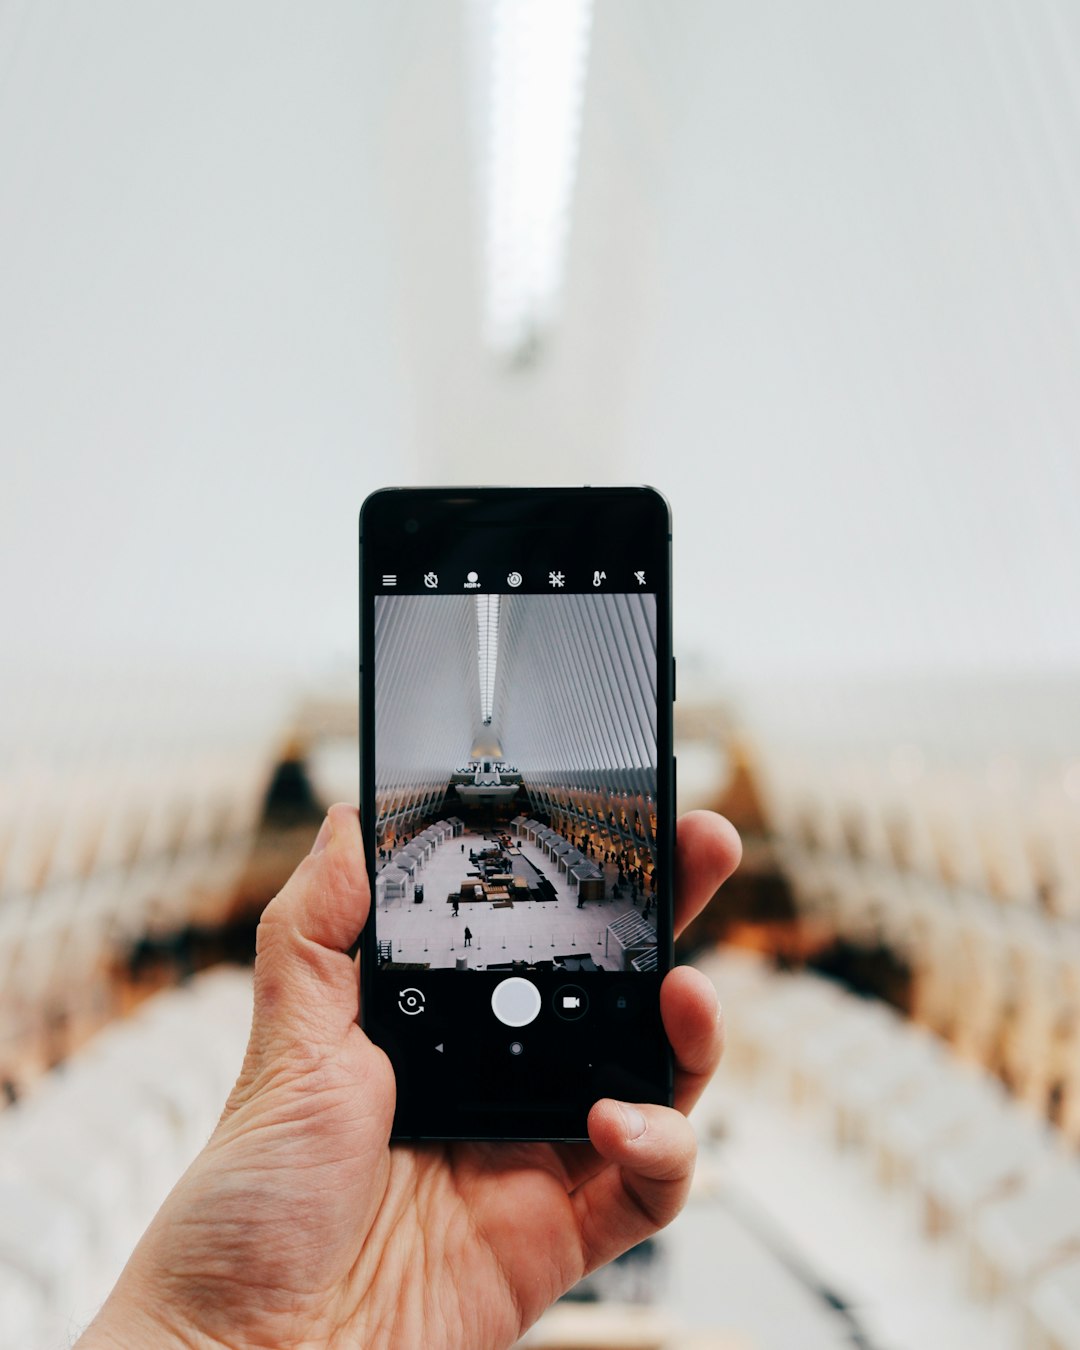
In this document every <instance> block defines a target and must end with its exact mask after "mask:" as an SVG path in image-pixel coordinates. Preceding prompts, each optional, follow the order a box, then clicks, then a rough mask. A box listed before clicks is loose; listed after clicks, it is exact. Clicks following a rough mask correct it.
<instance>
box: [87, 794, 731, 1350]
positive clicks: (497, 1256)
mask: <svg viewBox="0 0 1080 1350" xmlns="http://www.w3.org/2000/svg"><path fill="white" fill-rule="evenodd" d="M740 852H741V846H740V844H739V839H738V836H737V834H736V833H735V831H734V829H733V828H732V827H731V825H729V824H728V822H727V821H725V820H724V819H723V818H722V817H720V816H715V815H713V814H711V813H709V812H705V811H695V812H691V813H690V814H689V815H687V816H684V817H683V818H682V819H681V820H680V821H679V826H678V847H677V854H676V877H677V885H676V895H677V899H676V906H675V910H676V931H677V932H678V931H681V930H682V929H683V928H684V927H685V926H686V924H687V923H689V921H690V920H691V919H692V918H693V917H694V916H695V915H696V914H698V913H699V912H700V911H701V909H702V908H704V906H705V905H706V904H707V903H708V901H709V899H710V898H711V897H712V895H713V893H714V892H715V890H716V889H717V887H718V886H719V885H720V884H721V883H722V882H723V881H724V880H725V879H726V878H727V877H728V876H730V874H731V873H732V872H733V871H734V869H735V867H736V866H737V865H738V861H739V857H740ZM369 903H370V897H369V891H368V883H367V875H366V870H365V867H364V860H363V846H362V842H361V836H360V824H359V820H358V818H357V813H356V811H355V809H354V808H351V807H348V806H334V807H332V808H331V810H330V812H329V814H328V816H327V818H326V820H325V821H324V823H323V827H322V829H321V830H320V832H319V836H318V838H317V840H316V842H315V846H314V847H313V849H312V852H311V854H310V855H309V856H308V857H307V858H306V859H305V860H304V861H303V862H302V863H301V864H300V866H299V867H298V868H297V869H296V871H295V873H294V874H293V876H292V877H291V878H290V880H289V881H288V883H287V884H286V886H285V887H284V889H283V890H282V891H281V893H280V895H278V896H276V897H275V899H274V900H272V901H271V902H270V904H269V905H268V906H267V907H266V910H265V911H264V913H263V916H262V919H261V921H260V923H259V929H258V935H257V940H256V960H255V1006H254V1016H253V1020H252V1028H251V1037H250V1041H249V1043H248V1049H247V1054H246V1056H245V1059H244V1064H243V1068H242V1070H241V1072H240V1077H239V1079H238V1081H237V1083H236V1086H235V1088H234V1089H233V1091H232V1094H231V1095H230V1097H229V1100H228V1103H227V1105H226V1107H225V1112H224V1114H223V1116H222V1118H221V1121H220V1123H219V1124H218V1127H217V1129H216V1130H215V1131H214V1134H213V1136H212V1137H211V1139H210V1141H209V1143H208V1144H207V1145H206V1147H205V1148H204V1149H203V1151H202V1152H201V1153H200V1154H199V1156H198V1158H196V1160H195V1161H194V1163H192V1165H191V1167H190V1168H189V1169H188V1171H187V1172H186V1173H185V1174H184V1176H183V1177H182V1178H181V1180H180V1181H179V1182H178V1183H177V1185H176V1187H175V1188H174V1189H173V1191H172V1193H171V1194H170V1195H169V1197H168V1199H167V1200H166V1201H165V1203H164V1205H163V1206H162V1208H161V1210H160V1211H159V1213H158V1214H157V1216H156V1218H155V1219H154V1221H153V1223H152V1224H151V1225H150V1227H149V1229H148V1230H147V1232H146V1234H145V1235H144V1236H143V1238H142V1240H141V1242H140V1243H139V1245H138V1246H137V1247H136V1249H135V1252H134V1253H133V1255H132V1257H131V1259H130V1261H129V1262H128V1265H127V1267H126V1268H125V1270H124V1273H123V1274H122V1276H121V1277H120V1280H119V1282H118V1284H117V1286H116V1288H115V1289H114V1291H113V1293H112V1294H111V1295H110V1297H109V1299H108V1300H107V1302H106V1303H105V1305H104V1307H103V1308H102V1310H101V1312H100V1313H99V1315H98V1317H97V1318H96V1319H95V1321H94V1323H93V1324H92V1326H91V1327H90V1328H89V1329H88V1330H87V1332H86V1333H85V1335H84V1336H83V1338H82V1340H81V1341H80V1342H79V1346H80V1350H95V1348H96V1347H104V1346H108V1347H116V1348H120V1347H128V1346H140V1347H141V1346H153V1347H154V1350H167V1347H170V1346H183V1347H185V1348H186V1350H203V1348H204V1347H205V1350H221V1348H222V1347H228V1350H248V1348H249V1347H252V1348H253V1347H256V1346H257V1347H282V1346H289V1347H297V1348H299V1347H316V1346H318V1347H327V1346H350V1347H351V1346H357V1347H359V1346H363V1347H367V1348H370V1347H392V1348H393V1350H415V1348H416V1347H420V1346H423V1347H425V1350H438V1348H439V1347H446V1350H450V1348H451V1347H456V1348H457V1350H489V1347H490V1348H491V1350H494V1348H495V1347H506V1346H510V1345H512V1344H513V1343H514V1341H515V1340H517V1338H518V1337H519V1336H520V1335H521V1334H522V1333H523V1332H524V1330H525V1329H526V1328H527V1327H528V1326H530V1325H531V1324H532V1323H533V1322H534V1321H535V1320H536V1319H537V1318H538V1317H539V1316H540V1314H541V1313H542V1312H543V1311H544V1310H545V1309H546V1308H547V1307H548V1306H549V1305H550V1304H551V1303H553V1302H554V1300H555V1299H556V1298H558V1297H559V1295H560V1294H562V1293H563V1292H564V1291H565V1290H567V1289H569V1288H570V1287H571V1286H572V1285H573V1284H575V1283H576V1282H577V1281H578V1280H579V1279H581V1278H582V1276H584V1275H586V1274H588V1273H589V1271H591V1270H594V1269H595V1268H596V1267H597V1266H600V1265H603V1264H604V1263H605V1262H607V1261H610V1260H612V1259H613V1258H614V1257H615V1256H618V1255H619V1254H620V1253H621V1252H623V1251H625V1250H626V1249H627V1248H629V1247H631V1246H633V1245H634V1244H635V1243H638V1242H641V1241H642V1240H643V1239H644V1238H646V1237H648V1236H649V1235H650V1234H651V1233H654V1232H655V1231H656V1230H657V1229H659V1228H662V1227H664V1225H666V1224H668V1223H670V1222H671V1220H672V1219H673V1218H674V1217H675V1215H676V1214H677V1213H678V1212H679V1210H680V1209H681V1208H682V1206H683V1204H684V1202H685V1200H686V1195H687V1191H688V1189H689V1186H690V1179H691V1176H692V1173H693V1166H694V1157H695V1151H696V1149H695V1142H694V1135H693V1131H692V1129H691V1127H690V1125H689V1123H688V1122H687V1120H686V1118H685V1113H686V1112H688V1111H689V1110H690V1108H691V1106H692V1105H693V1104H694V1102H695V1101H696V1100H697V1098H698V1097H699V1096H700V1094H701V1092H702V1090H703V1089H704V1087H705V1085H706V1083H707V1082H708V1080H709V1078H710V1077H711V1075H712V1073H713V1072H714V1070H715V1069H716V1067H717V1064H718V1063H719V1060H720V1055H721V1052H722V1048H723V1025H722V1021H721V1018H720V1009H719V1004H718V1002H717V998H716V993H715V991H714V990H713V987H712V985H711V984H710V982H709V981H708V979H706V977H705V976H704V975H702V974H701V973H700V972H699V971H696V970H694V969H692V968H691V967H687V966H683V967H678V968H677V969H675V970H673V971H672V972H671V973H670V974H669V975H668V976H667V978H666V979H665V980H664V983H663V986H662V988H661V994H660V1003H661V1013H662V1016H663V1019H664V1026H665V1028H666V1030H667V1034H668V1038H669V1040H670V1041H671V1044H672V1047H673V1050H674V1054H675V1062H676V1077H675V1109H673V1110H672V1109H669V1108H667V1107H661V1106H655V1105H650V1104H645V1105H634V1104H629V1103H618V1102H614V1101H610V1100H604V1101H600V1102H597V1103H596V1105H595V1106H594V1107H593V1108H592V1111H591V1112H590V1114H589V1138H590V1141H591V1142H590V1143H589V1144H538V1143H526V1144H522V1143H502V1144H490V1143H446V1144H423V1145H416V1144H408V1145H406V1144H394V1145H391V1144H390V1142H389V1138H390V1128H391V1124H392V1121H393V1115H394V1100H395V1089H394V1075H393V1071H392V1069H391V1066H390V1062H389V1060H388V1059H387V1058H386V1056H385V1054H384V1053H383V1052H382V1050H380V1049H379V1048H378V1047H377V1046H375V1045H373V1044H372V1042H371V1041H369V1040H368V1038H367V1036H366V1035H365V1034H364V1032H363V1030H362V1029H361V1027H360V1026H359V1025H358V1023H357V1020H356V1018H357V1010H358V1005H359V994H358V979H357V969H356V965H355V963H354V962H353V960H352V959H351V958H350V957H349V956H348V955H347V953H348V951H349V949H350V948H351V947H352V946H353V944H354V943H355V940H356V937H357V934H358V933H359V931H360V929H361V928H362V927H363V924H364V922H365V921H366V919H367V915H368V908H369Z"/></svg>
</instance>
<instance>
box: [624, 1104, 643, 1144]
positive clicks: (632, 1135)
mask: <svg viewBox="0 0 1080 1350" xmlns="http://www.w3.org/2000/svg"><path fill="white" fill-rule="evenodd" d="M619 1110H620V1111H621V1112H622V1118H623V1124H624V1125H625V1126H626V1137H627V1139H640V1138H641V1136H642V1135H643V1134H644V1133H645V1117H644V1116H643V1115H642V1114H641V1112H640V1111H639V1110H638V1109H637V1107H636V1106H627V1105H626V1104H625V1103H624V1102H620V1103H619Z"/></svg>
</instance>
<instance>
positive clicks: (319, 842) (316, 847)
mask: <svg viewBox="0 0 1080 1350" xmlns="http://www.w3.org/2000/svg"><path fill="white" fill-rule="evenodd" d="M333 837H334V827H333V826H332V825H331V824H330V817H329V816H327V817H326V819H325V820H324V821H323V823H322V825H321V826H320V827H319V833H318V834H317V835H316V836H315V842H314V844H312V846H311V852H312V854H313V855H314V854H316V853H321V852H322V851H323V849H324V848H325V847H326V846H327V844H328V843H329V842H330V840H331V839H333Z"/></svg>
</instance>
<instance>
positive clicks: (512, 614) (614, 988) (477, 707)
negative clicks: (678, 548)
mask: <svg viewBox="0 0 1080 1350" xmlns="http://www.w3.org/2000/svg"><path fill="white" fill-rule="evenodd" d="M669 597H670V525H669V515H668V510H667V506H666V503H665V502H664V501H663V499H662V498H661V497H660V496H659V494H657V493H655V492H654V491H652V490H651V489H647V488H579V489H569V488H559V489H540V488H530V489H494V488H485V489H479V488H478V489H445V490H436V489H388V490H386V491H383V492H379V493H376V494H375V495H374V496H372V497H370V498H369V499H368V501H367V502H366V503H365V505H364V509H363V512H362V514H361V651H362V657H361V663H362V664H361V801H362V811H361V814H362V819H363V826H364V838H365V847H366V850H367V861H368V869H369V876H370V881H371V893H372V907H371V916H370V918H369V921H368V923H367V925H366V928H365V931H364V934H363V937H362V944H361V951H362V1017H363V1021H364V1025H365V1028H366V1030H367V1031H368V1034H369V1035H370V1036H371V1037H372V1039H373V1040H375V1041H376V1042H377V1043H378V1044H379V1045H381V1046H382V1047H383V1048H384V1049H385V1050H386V1052H387V1054H388V1055H389V1056H390V1059H391V1061H392V1063H393V1066H394V1070H395V1074H396V1079H397V1092H398V1098H397V1111H396V1115H395V1123H394V1134H395V1136H396V1137H399V1138H414V1139H447V1138H451V1139H452V1138H469V1139H583V1138H585V1137H587V1135H586V1125H585V1121H586V1117H587V1115H588V1111H589V1108H590V1107H591V1105H592V1104H593V1102H595V1101H596V1100H597V1099H599V1098H600V1097H602V1096H614V1097H618V1098H621V1099H624V1100H630V1101H654V1102H661V1103H669V1102H670V1100H671V1063H670V1053H669V1049H668V1045H667V1040H666V1037H665V1036H664V1033H663V1028H662V1026H661V1022H660V1015H659V987H660V981H661V980H662V979H663V976H664V975H665V974H666V973H667V971H668V970H669V969H670V965H671V944H672V931H671V924H672V894H671V878H672V845H673V824H674V821H673V794H674V781H673V780H674V766H673V763H672V756H671V703H672V698H673V692H674V690H673V666H672V659H671V637H670V632H671V616H670V599H669Z"/></svg>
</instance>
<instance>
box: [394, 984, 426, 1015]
mask: <svg viewBox="0 0 1080 1350" xmlns="http://www.w3.org/2000/svg"><path fill="white" fill-rule="evenodd" d="M424 1001H425V1000H424V995H423V991H422V990H420V989H402V990H399V992H398V999H397V1005H398V1007H399V1008H400V1009H401V1011H402V1012H403V1013H404V1014H405V1016H406V1017H415V1016H416V1014H417V1013H422V1012H423V1011H424Z"/></svg>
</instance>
